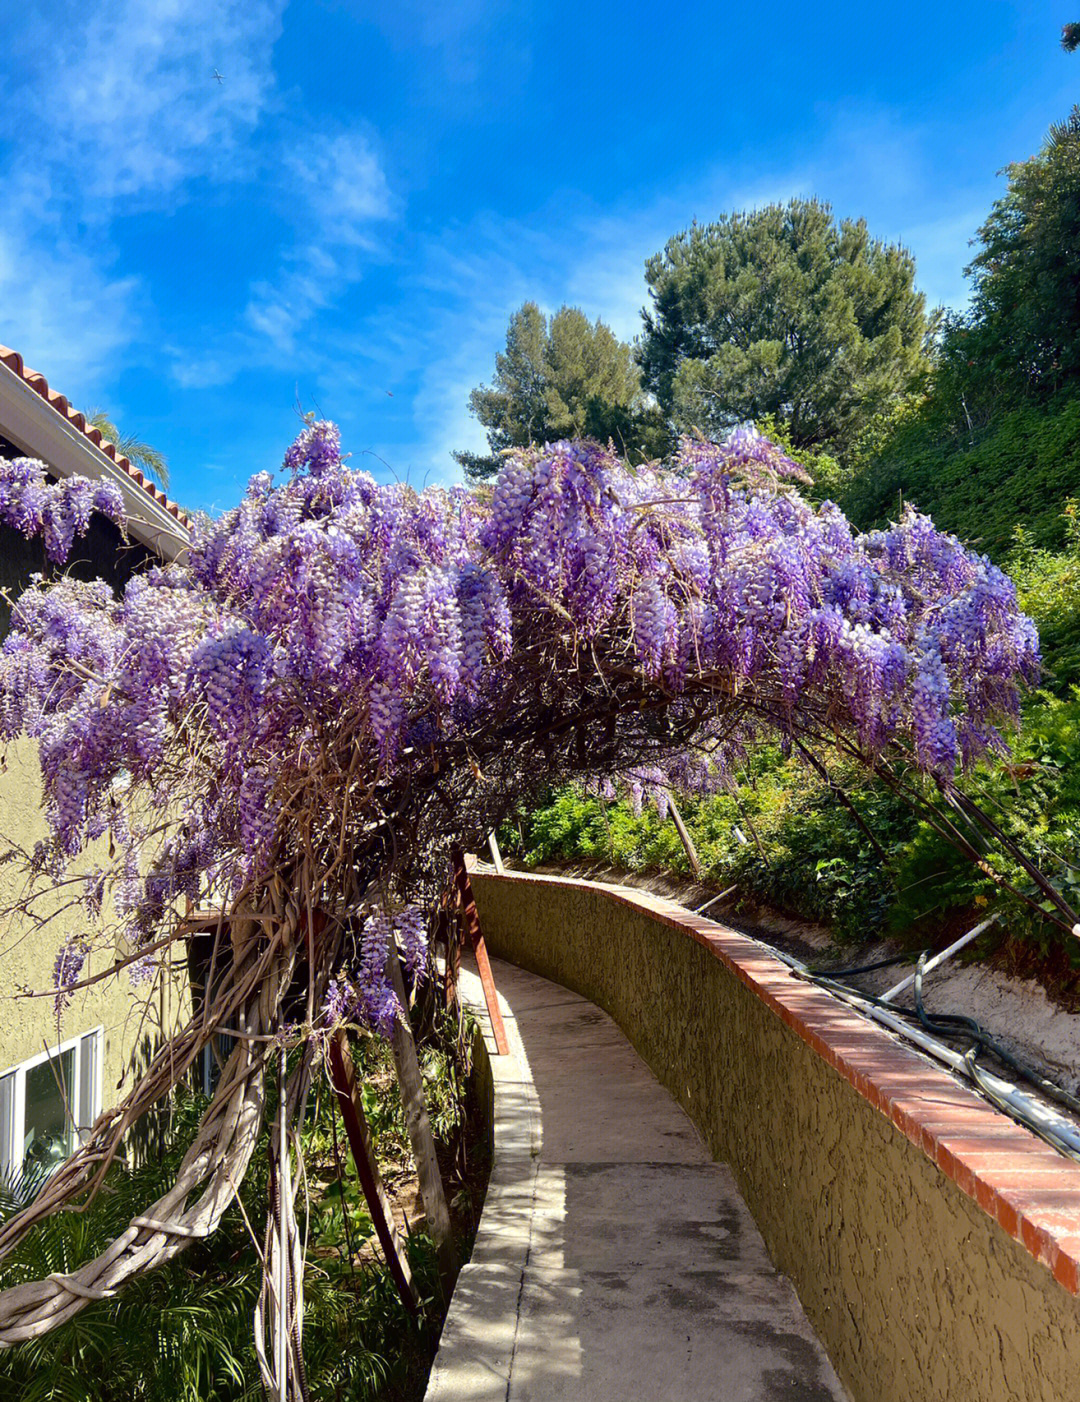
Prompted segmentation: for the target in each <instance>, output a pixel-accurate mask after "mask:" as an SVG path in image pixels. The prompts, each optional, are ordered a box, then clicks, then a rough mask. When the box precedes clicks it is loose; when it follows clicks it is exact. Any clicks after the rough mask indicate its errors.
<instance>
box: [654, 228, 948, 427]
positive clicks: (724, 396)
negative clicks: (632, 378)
mask: <svg viewBox="0 0 1080 1402" xmlns="http://www.w3.org/2000/svg"><path fill="white" fill-rule="evenodd" d="M646 277H647V280H648V284H649V290H650V295H651V299H652V305H651V307H649V308H647V309H646V311H645V336H644V340H643V343H642V345H641V349H640V361H641V365H642V370H643V373H644V381H645V385H646V387H647V388H648V389H649V390H651V391H652V392H653V394H655V396H656V398H657V400H658V401H659V403H660V406H661V408H662V409H663V411H664V413H665V414H666V415H667V416H668V418H669V420H670V421H671V423H672V425H673V426H674V428H675V429H676V430H678V431H682V432H690V431H692V430H694V429H701V430H703V431H705V432H706V433H709V434H715V433H717V432H720V431H722V430H724V429H727V428H730V427H732V426H733V425H735V424H737V423H740V422H745V421H747V420H760V419H763V418H765V417H767V416H768V417H771V418H772V419H773V420H774V421H775V422H776V423H778V424H780V425H781V426H782V427H783V429H784V430H785V432H786V434H787V435H788V436H789V438H790V441H791V443H792V444H793V445H794V446H795V447H796V448H808V447H825V448H828V449H829V450H830V451H833V452H842V451H843V450H844V449H845V448H847V447H848V446H849V445H850V444H851V443H852V442H853V441H854V439H855V438H856V437H857V436H858V434H859V433H860V431H861V430H862V429H863V427H864V426H865V425H866V424H867V423H868V422H869V421H870V420H871V419H872V418H873V417H874V416H875V415H876V414H878V413H880V412H881V411H882V410H884V409H887V408H888V407H889V406H890V405H891V404H893V403H895V402H896V401H897V400H898V399H900V398H901V397H902V396H904V395H905V394H907V393H908V392H909V391H910V390H911V389H912V387H913V386H915V385H916V384H917V383H918V381H919V380H920V377H921V376H922V375H923V374H924V373H925V372H926V370H927V369H928V365H929V362H928V359H927V352H928V347H929V338H930V335H931V332H932V330H933V326H934V324H935V318H934V317H928V316H927V312H926V301H925V298H924V296H923V294H922V293H921V292H918V291H916V289H915V263H914V259H913V258H912V256H911V254H910V253H908V251H907V250H906V249H904V248H902V247H901V246H900V245H898V244H887V243H884V242H882V241H881V240H879V239H874V238H872V237H871V236H870V233H869V231H868V229H867V227H866V224H865V222H864V221H863V220H861V219H859V220H850V219H845V220H841V221H839V222H838V221H837V220H836V219H834V218H833V215H832V212H831V209H830V207H829V206H828V205H827V204H825V203H823V202H821V201H820V200H792V201H790V202H789V203H788V204H784V205H781V204H773V205H768V206H766V207H765V208H763V209H759V210H754V211H751V212H739V213H733V214H726V215H724V216H723V217H722V218H720V219H719V220H717V221H716V222H715V223H713V224H704V225H702V224H694V225H692V226H691V227H690V228H689V229H687V230H686V231H685V232H684V233H681V234H677V235H676V236H675V237H674V238H672V239H670V240H669V241H668V243H667V245H666V247H665V248H664V250H663V252H661V253H658V254H656V255H655V256H654V257H653V258H650V259H649V261H648V263H647V264H646Z"/></svg>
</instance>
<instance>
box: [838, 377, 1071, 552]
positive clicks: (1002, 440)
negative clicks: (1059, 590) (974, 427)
mask: <svg viewBox="0 0 1080 1402" xmlns="http://www.w3.org/2000/svg"><path fill="white" fill-rule="evenodd" d="M811 470H813V469H811ZM837 490H838V494H839V499H840V504H841V505H842V506H843V507H844V509H845V511H847V513H848V515H849V516H850V517H851V518H852V519H853V520H854V521H855V522H856V523H857V524H858V525H860V526H863V527H869V526H872V525H881V524H884V523H885V522H886V521H888V520H895V518H896V516H897V514H898V511H899V506H900V502H901V499H902V500H903V501H906V502H911V503H912V504H913V505H915V506H916V507H917V508H918V509H919V510H920V511H925V512H927V514H928V515H930V516H932V517H933V519H934V523H935V525H937V526H939V527H940V528H941V529H943V530H948V531H952V532H954V533H955V534H956V535H959V536H960V537H961V539H962V540H964V541H965V542H966V543H967V544H969V545H973V546H975V548H976V549H978V550H981V551H984V552H985V553H987V554H989V555H991V556H992V557H993V558H995V559H996V560H998V561H1001V560H1002V559H1004V558H1005V557H1006V556H1007V555H1008V554H1009V552H1010V550H1011V549H1012V546H1013V542H1014V538H1015V532H1016V528H1017V526H1021V527H1022V528H1023V529H1024V531H1025V532H1026V533H1027V535H1028V536H1029V537H1030V539H1031V540H1032V541H1033V542H1034V543H1035V544H1036V545H1039V546H1042V547H1044V548H1053V547H1055V546H1059V545H1061V543H1062V542H1063V540H1064V538H1065V525H1064V521H1063V518H1062V514H1061V513H1062V508H1063V506H1064V504H1065V502H1066V501H1067V500H1068V499H1069V498H1070V497H1074V496H1080V399H1066V400H1063V401H1061V402H1060V403H1058V404H1056V405H1054V406H1051V407H1050V408H1049V409H1042V408H1040V407H1037V406H1035V405H1028V406H1024V407H1021V408H1015V409H1012V410H1010V411H1008V412H1005V413H1001V414H999V415H998V416H997V417H996V418H995V419H994V420H993V421H992V422H991V423H990V424H989V425H988V426H987V427H985V428H983V429H981V430H979V431H978V432H976V433H972V434H969V433H968V432H967V430H966V429H965V431H964V432H963V433H960V434H958V433H957V432H956V431H955V427H954V426H953V425H950V424H948V423H944V422H943V421H942V416H941V415H940V414H939V413H938V405H937V403H936V401H934V400H933V399H932V400H930V401H928V402H927V403H926V404H924V405H922V406H920V407H918V408H915V409H910V410H908V411H906V412H904V413H901V414H899V415H897V416H895V418H894V420H893V422H892V423H890V424H889V425H888V431H887V432H886V433H884V434H882V435H880V436H879V440H878V442H877V444H876V445H875V446H874V448H873V449H872V451H870V452H869V453H867V455H866V457H865V459H864V461H862V462H861V463H860V464H859V465H858V466H857V467H856V469H855V471H854V472H853V473H852V474H851V476H850V477H849V478H847V479H846V480H843V481H841V482H839V483H838V484H837Z"/></svg>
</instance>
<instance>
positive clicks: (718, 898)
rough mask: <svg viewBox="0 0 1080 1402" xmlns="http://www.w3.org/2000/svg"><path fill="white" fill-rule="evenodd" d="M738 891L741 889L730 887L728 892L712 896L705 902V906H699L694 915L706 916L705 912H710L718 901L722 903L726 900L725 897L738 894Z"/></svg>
mask: <svg viewBox="0 0 1080 1402" xmlns="http://www.w3.org/2000/svg"><path fill="white" fill-rule="evenodd" d="M738 889H739V888H738V886H729V887H728V888H727V890H726V891H721V892H720V894H719V895H718V896H711V897H710V898H709V899H708V900H707V901H706V902H705V904H704V905H699V906H698V908H697V910H695V911H694V914H695V915H704V914H705V912H706V911H707V910H709V909H710V907H712V906H714V905H715V904H716V902H717V901H722V900H723V899H724V897H725V896H730V895H733V894H734V892H736V891H737V890H738Z"/></svg>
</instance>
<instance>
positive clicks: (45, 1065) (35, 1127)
mask: <svg viewBox="0 0 1080 1402" xmlns="http://www.w3.org/2000/svg"><path fill="white" fill-rule="evenodd" d="M61 1085H62V1086H63V1090H61ZM74 1085H75V1049H74V1048H71V1050H69V1051H66V1052H64V1053H63V1054H62V1055H61V1056H58V1057H55V1058H54V1059H53V1060H52V1061H43V1062H42V1063H41V1065H40V1066H35V1067H33V1068H32V1069H31V1070H29V1071H27V1073H26V1114H25V1118H24V1121H23V1166H24V1169H26V1170H27V1171H28V1172H33V1171H35V1170H36V1171H42V1170H44V1172H46V1173H51V1172H52V1170H53V1169H55V1168H59V1166H60V1164H62V1163H63V1161H64V1160H65V1159H66V1158H67V1157H68V1155H69V1154H70V1153H72V1151H73V1150H74V1148H75V1139H74V1131H73V1126H72V1123H71V1116H70V1115H69V1114H68V1102H69V1101H70V1098H71V1095H72V1092H73V1089H74Z"/></svg>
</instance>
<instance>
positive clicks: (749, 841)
mask: <svg viewBox="0 0 1080 1402" xmlns="http://www.w3.org/2000/svg"><path fill="white" fill-rule="evenodd" d="M1078 733H1080V690H1075V689H1074V690H1071V691H1070V692H1069V694H1068V695H1067V696H1055V695H1052V694H1051V693H1049V692H1041V693H1039V694H1038V695H1036V696H1035V697H1033V698H1032V699H1031V701H1030V703H1029V705H1028V707H1027V711H1026V714H1025V720H1024V726H1023V729H1022V731H1021V733H1020V735H1019V736H1017V737H1016V739H1015V744H1014V749H1013V754H1012V756H1011V760H1010V763H1009V765H1008V766H1007V767H1005V768H997V769H994V770H989V769H987V768H983V767H980V768H979V769H977V770H976V771H975V773H974V774H972V775H970V776H968V778H967V780H966V782H967V784H969V785H970V786H971V788H972V791H973V792H974V791H977V792H978V794H979V795H980V797H981V798H982V800H983V801H984V803H986V804H987V805H989V807H990V809H991V811H992V812H994V814H995V816H996V817H997V820H998V821H999V822H1000V823H1001V825H1002V827H1003V828H1004V829H1005V830H1006V831H1007V832H1008V833H1009V835H1010V836H1011V837H1013V838H1014V839H1015V840H1017V841H1018V842H1019V843H1020V844H1021V845H1022V846H1023V847H1024V848H1025V849H1026V850H1027V851H1029V852H1034V853H1035V854H1036V855H1037V857H1038V859H1039V860H1040V861H1041V864H1042V866H1043V868H1044V870H1046V871H1047V873H1048V874H1049V875H1050V876H1051V877H1052V879H1054V880H1055V881H1056V882H1057V883H1058V884H1059V885H1060V886H1061V887H1062V889H1063V890H1064V891H1065V892H1066V894H1068V895H1069V896H1071V898H1072V899H1073V901H1074V903H1076V902H1080V869H1077V868H1075V867H1073V866H1071V865H1070V864H1069V863H1070V862H1071V861H1072V860H1073V858H1074V856H1075V854H1076V853H1077V852H1080V768H1078V767H1077V766H1076V765H1075V764H1074V762H1073V761H1074V756H1075V752H1076V740H1077V735H1078ZM831 777H832V780H833V782H834V783H835V785H836V786H837V787H839V788H842V789H843V792H844V794H845V796H846V797H847V798H848V800H849V802H850V804H851V806H852V808H854V809H855V810H856V812H857V813H858V819H857V818H856V817H855V816H854V815H853V813H852V812H851V811H850V809H849V808H847V807H846V806H844V804H843V803H842V802H841V801H840V800H839V799H838V798H837V796H836V792H835V790H834V789H833V788H831V787H830V786H829V785H828V784H827V783H825V782H824V781H823V780H822V779H821V778H820V777H819V776H818V775H817V774H815V773H813V772H810V771H808V770H807V769H806V768H805V766H804V765H803V764H802V763H801V762H800V761H799V760H797V759H794V758H792V759H784V758H783V757H782V756H781V754H780V752H779V750H778V749H776V748H775V747H772V746H769V747H762V748H761V749H759V750H758V751H757V752H756V754H755V755H754V756H753V764H752V769H751V771H750V772H749V773H748V774H747V775H746V776H745V778H744V780H743V782H741V783H740V784H739V786H738V789H737V790H736V792H735V793H734V794H720V795H717V796H715V797H710V798H705V799H698V800H693V799H690V798H687V799H684V800H683V802H682V808H683V816H684V818H685V819H686V823H687V827H688V828H689V829H690V833H691V835H692V837H693V839H694V844H695V846H696V847H697V849H698V854H699V856H700V858H701V861H702V864H703V866H704V867H705V870H706V875H707V878H708V879H709V880H710V881H711V882H714V883H716V884H717V885H720V886H728V885H733V884H736V885H737V886H738V890H739V895H740V896H741V897H750V898H752V899H753V900H755V901H759V902H763V903H767V904H768V905H770V906H772V907H774V908H776V909H779V910H781V911H784V912H786V913H788V914H790V915H793V916H796V917H799V918H802V919H807V920H813V921H820V922H822V923H824V924H827V925H829V926H830V927H831V928H832V930H833V931H834V933H835V935H836V937H837V939H838V940H841V941H844V942H850V943H858V942H860V941H868V940H872V939H875V938H880V937H881V936H882V935H884V934H893V935H897V936H900V937H902V938H904V937H906V938H907V939H908V940H910V942H911V943H912V944H913V945H919V946H921V945H923V944H925V943H927V942H928V940H929V939H930V938H931V937H932V933H933V931H934V930H935V929H936V928H939V927H940V925H941V922H942V921H943V920H945V919H947V918H948V917H949V916H950V915H951V914H952V913H953V912H957V911H968V910H970V909H972V908H978V907H980V906H984V905H987V904H989V903H990V902H991V901H994V902H996V901H997V900H998V893H997V889H996V887H995V886H994V885H993V883H991V882H990V881H989V880H988V879H987V878H986V877H984V876H983V875H982V873H981V872H980V871H979V870H978V868H976V867H975V866H974V865H973V864H972V863H970V862H969V861H967V860H966V859H965V858H964V857H962V856H961V855H960V854H959V853H958V852H957V851H956V849H955V848H953V847H952V846H951V845H950V844H949V843H947V842H946V841H945V840H944V839H943V838H942V837H940V836H939V835H938V834H937V833H936V832H935V831H934V830H933V829H932V828H931V827H930V826H929V825H928V824H927V823H924V822H921V821H920V820H919V819H918V818H917V817H916V815H915V814H914V813H913V811H912V810H911V808H910V807H909V806H908V805H907V804H905V803H903V802H902V801H901V800H899V799H897V798H895V797H894V796H893V795H892V794H891V793H890V792H889V791H887V790H886V789H884V788H883V787H882V786H881V785H879V784H877V783H875V782H874V781H872V780H870V779H868V778H867V776H866V775H865V774H864V773H862V772H860V771H857V770H855V769H854V768H853V767H851V766H850V765H845V764H837V765H836V766H834V768H833V771H832V775H831ZM860 819H861V822H860V821H859V820H860ZM870 834H872V836H871V835H870ZM501 841H502V843H503V845H504V848H505V850H506V851H507V853H508V854H510V855H515V856H519V857H521V858H522V859H523V860H524V861H525V862H526V863H527V864H529V865H535V864H538V863H542V862H551V861H559V860H572V859H575V858H586V859H598V860H603V861H607V862H610V863H612V864H613V865H614V866H617V867H620V868H623V869H625V870H631V871H648V870H653V871H675V872H681V873H688V863H687V860H686V854H685V852H684V851H683V848H682V844H681V843H680V841H679V837H678V834H677V833H676V831H675V827H674V824H673V823H672V822H671V821H670V820H665V821H661V819H660V818H659V816H658V814H657V813H656V811H655V809H652V808H645V809H643V810H642V811H641V813H640V814H636V813H635V812H634V810H633V808H632V807H631V805H630V803H629V802H628V801H619V802H616V803H605V801H604V800H603V799H601V798H599V797H597V796H595V795H591V794H585V793H583V792H582V791H581V790H580V789H578V788H574V787H569V788H563V789H559V790H556V791H553V792H552V793H550V794H549V795H548V796H547V797H546V799H545V800H544V801H543V802H542V803H541V804H540V805H539V806H538V807H537V808H535V809H534V810H533V811H532V812H531V813H529V814H527V815H522V816H521V818H520V819H519V822H518V824H516V825H515V824H512V823H511V824H508V825H507V826H506V827H505V828H504V829H503V831H502V834H501ZM1008 875H1009V877H1010V879H1012V880H1014V881H1015V883H1016V884H1017V885H1018V886H1020V887H1021V888H1023V887H1024V885H1025V877H1024V875H1023V873H1022V872H1020V871H1019V870H1016V869H1012V870H1008ZM1006 904H1007V910H1008V918H1007V922H1006V923H1007V928H1008V929H1009V932H1010V934H1011V935H1012V936H1013V937H1014V938H1018V939H1020V940H1023V941H1025V942H1026V943H1028V944H1029V945H1032V946H1033V947H1034V948H1035V949H1036V950H1038V951H1040V952H1041V953H1047V952H1049V951H1051V950H1056V951H1058V952H1059V953H1060V954H1062V955H1063V957H1064V958H1065V959H1066V960H1067V962H1070V963H1072V964H1074V965H1076V964H1080V947H1076V948H1075V949H1074V948H1073V947H1072V946H1073V945H1075V942H1074V941H1071V942H1070V947H1069V948H1068V949H1065V948H1064V946H1063V945H1062V942H1061V940H1060V939H1059V937H1058V934H1057V932H1056V927H1053V926H1050V925H1049V924H1047V923H1045V922H1044V921H1042V920H1041V919H1039V918H1038V917H1037V916H1035V915H1033V914H1032V913H1031V912H1030V911H1029V910H1028V908H1027V907H1026V906H1024V905H1022V904H1021V903H1020V902H1019V901H1016V900H1010V901H1008V902H1007V903H1006Z"/></svg>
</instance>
